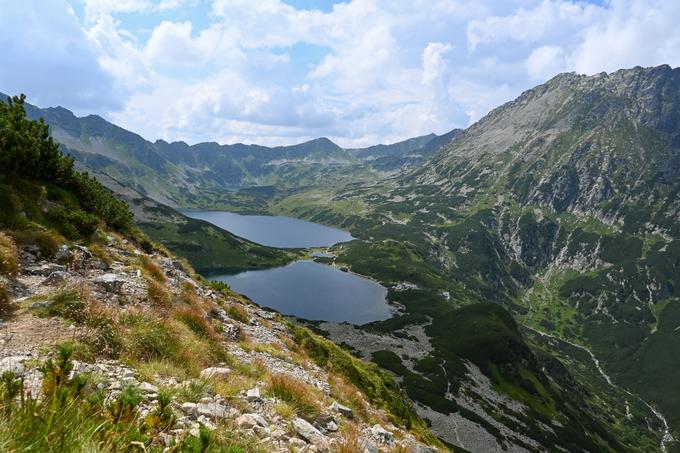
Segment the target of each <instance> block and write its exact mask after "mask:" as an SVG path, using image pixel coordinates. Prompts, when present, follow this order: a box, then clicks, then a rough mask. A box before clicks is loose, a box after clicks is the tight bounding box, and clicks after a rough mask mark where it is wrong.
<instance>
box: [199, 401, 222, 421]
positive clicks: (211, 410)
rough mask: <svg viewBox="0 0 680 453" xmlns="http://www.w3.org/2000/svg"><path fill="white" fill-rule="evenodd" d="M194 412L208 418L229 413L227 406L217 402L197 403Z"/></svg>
mask: <svg viewBox="0 0 680 453" xmlns="http://www.w3.org/2000/svg"><path fill="white" fill-rule="evenodd" d="M196 412H198V415H204V416H206V417H210V418H225V417H227V416H228V415H229V410H228V409H227V407H226V406H224V405H222V404H219V403H198V404H197V405H196Z"/></svg>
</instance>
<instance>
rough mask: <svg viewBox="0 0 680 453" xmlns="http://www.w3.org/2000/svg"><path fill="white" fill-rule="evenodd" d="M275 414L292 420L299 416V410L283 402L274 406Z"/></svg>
mask: <svg viewBox="0 0 680 453" xmlns="http://www.w3.org/2000/svg"><path fill="white" fill-rule="evenodd" d="M274 412H275V413H276V414H277V415H278V416H279V417H281V418H283V419H285V420H291V419H292V418H293V417H295V416H296V415H297V413H298V410H297V407H295V405H293V404H291V403H288V402H286V401H281V402H280V403H276V404H275V405H274Z"/></svg>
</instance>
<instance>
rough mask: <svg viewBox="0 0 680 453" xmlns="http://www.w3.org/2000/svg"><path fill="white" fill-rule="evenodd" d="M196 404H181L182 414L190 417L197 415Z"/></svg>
mask: <svg viewBox="0 0 680 453" xmlns="http://www.w3.org/2000/svg"><path fill="white" fill-rule="evenodd" d="M196 406H197V404H196V403H182V404H181V405H180V407H181V408H182V412H184V413H185V414H189V415H192V416H195V415H197V414H198V412H197V409H196Z"/></svg>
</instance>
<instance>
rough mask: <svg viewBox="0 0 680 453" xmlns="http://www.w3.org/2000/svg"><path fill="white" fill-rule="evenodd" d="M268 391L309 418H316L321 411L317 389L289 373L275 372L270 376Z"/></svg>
mask: <svg viewBox="0 0 680 453" xmlns="http://www.w3.org/2000/svg"><path fill="white" fill-rule="evenodd" d="M267 392H268V393H269V394H270V395H271V396H275V397H277V398H280V399H281V400H282V401H285V402H286V403H288V404H290V405H292V406H293V407H294V408H296V410H297V412H298V413H299V414H300V415H301V416H302V417H303V418H306V419H308V420H314V419H316V417H318V415H319V413H320V412H321V410H322V408H321V404H320V403H319V399H320V398H321V396H320V395H319V394H318V392H317V391H316V389H314V388H313V387H311V386H310V385H309V384H306V383H304V382H302V381H300V380H298V379H296V378H294V377H292V376H291V375H289V374H274V375H272V376H270V377H269V383H268V384H267Z"/></svg>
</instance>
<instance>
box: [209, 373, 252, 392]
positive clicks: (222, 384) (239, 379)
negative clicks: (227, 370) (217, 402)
mask: <svg viewBox="0 0 680 453" xmlns="http://www.w3.org/2000/svg"><path fill="white" fill-rule="evenodd" d="M256 383H257V379H255V378H253V377H251V376H247V375H244V374H240V373H232V374H230V375H229V378H228V379H226V380H224V379H221V380H215V381H214V382H213V383H212V384H213V387H214V388H215V393H217V394H219V395H222V396H225V397H233V396H236V395H238V394H239V393H240V392H241V391H244V390H248V389H250V388H253V387H254V386H255V384H256Z"/></svg>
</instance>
